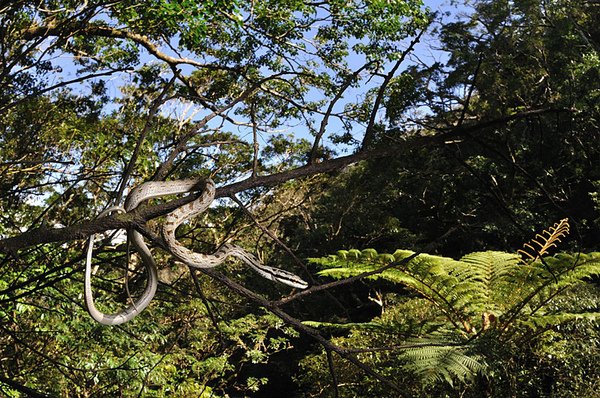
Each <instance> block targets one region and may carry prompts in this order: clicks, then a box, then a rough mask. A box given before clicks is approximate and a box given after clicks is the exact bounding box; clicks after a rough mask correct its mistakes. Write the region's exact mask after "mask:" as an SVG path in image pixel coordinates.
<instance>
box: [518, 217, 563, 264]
mask: <svg viewBox="0 0 600 398" xmlns="http://www.w3.org/2000/svg"><path fill="white" fill-rule="evenodd" d="M569 231H570V226H569V219H568V218H563V219H562V220H560V221H559V222H557V223H554V225H553V226H551V227H550V228H548V229H546V230H544V231H542V233H541V234H536V235H535V238H533V239H532V240H530V241H529V242H527V243H525V244H524V245H523V249H519V250H517V253H518V254H520V255H521V256H522V258H523V261H529V260H531V261H535V260H538V259H539V258H541V257H542V256H543V255H544V254H548V251H549V250H550V249H551V248H552V247H557V246H556V242H560V241H561V240H560V239H561V238H564V237H565V236H567V235H568V234H569Z"/></svg>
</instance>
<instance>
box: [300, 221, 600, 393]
mask: <svg viewBox="0 0 600 398" xmlns="http://www.w3.org/2000/svg"><path fill="white" fill-rule="evenodd" d="M567 232H568V223H567V221H566V220H562V221H561V222H560V223H557V224H556V225H555V226H554V227H552V228H550V229H549V230H548V231H545V233H544V235H543V236H542V238H540V237H539V236H538V238H537V240H536V241H535V242H534V243H533V244H535V245H537V248H536V253H537V255H538V258H537V259H536V258H535V257H534V258H533V259H530V260H529V261H527V262H524V261H522V259H521V258H520V256H519V255H518V254H516V253H505V252H498V251H486V252H476V253H470V254H467V255H465V256H464V257H462V258H461V259H460V260H454V259H452V258H447V257H441V256H434V255H429V254H419V255H418V256H414V253H413V252H411V251H407V250H397V251H396V252H394V253H393V254H381V253H377V252H376V251H375V250H373V249H367V250H363V251H359V250H356V249H354V250H347V251H346V250H341V251H339V252H338V253H337V254H335V255H331V256H327V257H322V258H316V259H310V261H311V262H313V263H314V264H318V265H319V267H320V268H321V271H320V272H319V275H321V276H324V277H325V276H326V277H332V278H337V279H341V278H346V277H350V276H356V275H360V274H363V273H365V272H370V273H372V274H371V275H369V276H368V279H370V280H373V281H376V280H382V281H386V282H388V283H393V284H400V285H403V286H405V287H407V288H408V289H410V290H413V291H414V292H415V293H417V298H410V299H407V300H408V302H407V303H405V304H403V305H404V307H403V306H399V305H396V308H397V309H398V311H397V312H396V313H394V312H393V311H389V310H387V311H386V314H385V315H382V318H381V319H375V320H373V321H371V322H368V323H366V324H360V325H358V324H345V325H341V326H340V327H339V329H342V330H345V331H348V332H351V335H352V334H354V333H358V334H365V335H367V336H369V341H371V339H377V338H380V339H382V340H383V341H385V340H386V338H385V337H383V335H384V334H385V333H387V334H395V335H400V337H402V335H403V336H406V337H405V338H404V340H403V342H404V343H406V342H408V341H411V340H409V338H410V337H411V336H413V337H414V336H415V334H414V333H422V335H421V337H420V338H421V340H420V341H427V342H429V343H431V342H432V341H437V342H438V343H436V344H425V345H418V346H414V345H413V344H411V347H410V348H403V344H399V346H398V348H397V349H398V350H400V355H399V357H398V358H399V359H403V360H404V363H408V364H407V365H406V369H407V370H410V371H411V372H414V373H415V374H417V375H419V376H420V377H422V378H423V382H424V383H434V382H437V381H445V382H448V383H452V382H453V381H456V380H459V381H467V380H469V379H471V378H472V377H473V376H474V375H476V374H477V373H480V372H485V370H486V368H487V365H486V360H485V358H486V355H488V354H489V352H488V347H490V342H494V343H493V344H499V345H500V346H502V344H503V343H502V342H503V341H511V340H512V341H517V340H518V339H527V338H531V337H529V336H535V335H537V333H543V332H544V331H546V330H548V329H550V328H552V327H554V326H557V325H560V324H563V323H567V322H575V321H578V320H582V319H587V320H592V321H597V320H598V319H600V312H597V308H585V305H579V301H578V300H571V301H570V302H571V303H572V306H571V307H570V308H559V307H556V305H553V303H555V302H559V299H561V298H562V297H565V295H566V294H568V291H569V289H572V288H574V287H577V286H580V285H581V284H583V283H585V282H584V280H585V279H586V278H589V277H591V276H594V275H600V253H590V254H568V253H558V254H556V255H554V256H551V257H548V256H547V257H545V258H543V259H542V258H541V257H539V256H541V255H546V254H547V253H548V250H549V249H550V248H551V247H554V245H555V242H558V241H559V239H560V238H561V237H563V236H565V235H566V233H567ZM411 256H414V257H413V258H411V259H410V261H406V259H407V258H409V257H411ZM403 260H404V261H403ZM390 265H395V266H394V267H390ZM410 302H414V303H415V305H414V306H412V307H411V306H410V305H409V304H408V303H410ZM425 302H427V303H429V309H427V310H426V311H425V312H423V313H419V310H417V308H426V306H425V305H424V303H425ZM390 313H391V314H390ZM409 315H412V316H413V317H415V318H417V319H419V321H415V320H410V318H409ZM390 318H392V319H393V320H390ZM386 319H387V320H386ZM311 325H312V326H315V327H323V328H335V327H336V326H334V324H330V323H329V324H328V323H319V322H315V323H312V324H311ZM407 325H408V326H407ZM411 333H412V334H411ZM377 336H381V337H377ZM433 339H436V340H433ZM519 341H521V340H519ZM493 344H492V346H493ZM406 361H407V362H406Z"/></svg>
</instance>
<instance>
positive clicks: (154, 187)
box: [84, 179, 308, 325]
mask: <svg viewBox="0 0 600 398" xmlns="http://www.w3.org/2000/svg"><path fill="white" fill-rule="evenodd" d="M200 183H201V180H177V181H161V182H146V183H143V184H141V185H139V186H138V187H136V188H134V189H133V190H132V191H131V192H130V193H129V195H128V196H127V199H126V201H125V207H120V206H114V207H110V208H108V209H106V210H105V211H103V212H102V213H100V215H99V217H104V216H106V215H109V214H111V213H114V212H118V213H125V212H129V211H131V210H133V209H135V208H136V207H137V206H138V205H139V204H140V203H142V202H143V201H145V200H148V199H152V198H156V197H160V196H165V195H173V194H181V193H187V192H193V191H195V190H197V188H198V186H199V185H200ZM214 198H215V184H214V182H213V181H212V180H210V179H209V180H207V181H206V187H205V188H204V191H203V192H202V194H201V195H200V197H198V198H197V199H195V200H194V201H192V202H190V203H188V204H186V205H183V206H181V207H179V208H177V209H175V210H174V211H172V212H171V213H169V214H167V216H166V221H165V223H164V224H163V227H162V236H163V239H164V241H165V243H166V245H167V247H168V249H169V251H170V252H171V253H172V254H173V255H174V256H175V257H176V258H177V259H178V260H180V261H182V262H183V263H185V264H187V265H188V266H190V267H194V268H212V267H216V266H218V265H220V264H221V263H223V261H225V260H226V259H227V257H230V256H232V257H237V258H239V259H240V260H242V261H243V262H244V263H245V264H246V265H248V266H249V267H251V268H252V269H253V270H254V271H256V272H257V273H258V274H259V275H260V276H262V277H263V278H266V279H269V280H272V281H276V282H280V283H284V284H286V285H289V286H292V287H295V288H300V289H305V288H306V287H308V284H307V283H306V282H305V281H304V280H302V279H301V278H300V277H298V276H296V275H294V274H292V273H290V272H287V271H284V270H281V269H279V268H273V267H269V266H266V265H263V264H261V263H260V261H258V259H257V258H256V257H254V256H253V255H252V254H250V253H248V252H247V251H245V250H244V249H243V248H241V247H239V246H235V245H232V244H225V245H223V246H221V247H220V248H219V249H218V250H217V251H216V252H215V253H213V254H202V253H196V252H194V251H192V250H189V249H187V248H186V247H183V246H182V245H181V244H180V243H179V242H178V241H177V239H176V238H175V230H176V229H177V227H178V226H179V225H180V224H181V223H182V222H183V221H185V220H187V219H188V218H190V217H193V216H195V215H196V214H199V213H202V212H204V211H205V210H206V209H207V208H208V207H209V206H210V204H211V203H212V201H213V200H214ZM128 236H129V239H130V241H131V244H132V246H133V247H134V249H135V251H137V252H138V253H139V255H140V257H141V260H142V263H143V264H144V267H145V269H146V272H147V274H148V280H147V283H146V288H145V290H144V292H143V293H142V295H141V296H140V297H139V298H138V299H137V300H135V301H134V302H133V303H132V304H131V305H130V306H128V307H127V308H125V309H124V310H122V311H121V312H117V313H115V314H105V313H103V312H101V311H99V310H98V309H97V308H96V305H95V303H94V296H93V293H92V284H91V278H92V256H93V250H94V238H95V236H94V235H92V236H90V239H89V242H88V249H87V256H86V265H85V278H84V296H85V305H86V308H87V310H88V312H89V314H90V315H91V317H92V318H94V319H95V320H96V321H98V322H99V323H101V324H103V325H119V324H122V323H125V322H127V321H129V320H131V319H133V318H134V317H135V316H136V315H138V314H139V313H140V312H142V311H143V310H144V309H145V308H146V307H147V306H148V304H150V301H151V300H152V298H154V295H155V294H156V288H157V286H158V271H157V267H156V263H155V262H154V259H153V258H152V253H150V249H149V248H148V246H146V243H145V242H144V238H143V236H142V235H141V234H140V233H139V232H138V231H136V230H134V229H133V228H132V229H131V230H129V231H128Z"/></svg>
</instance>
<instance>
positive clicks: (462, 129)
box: [0, 108, 570, 255]
mask: <svg viewBox="0 0 600 398" xmlns="http://www.w3.org/2000/svg"><path fill="white" fill-rule="evenodd" d="M568 111H570V110H569V109H552V108H551V109H547V108H545V109H535V110H530V111H525V112H521V113H516V114H514V115H509V116H505V117H502V118H499V119H494V120H490V121H484V122H481V123H477V124H473V125H463V126H458V127H455V128H450V129H448V130H447V131H446V132H444V133H441V134H437V135H432V136H428V135H423V136H415V137H413V138H411V139H407V140H406V141H402V142H400V143H399V144H397V145H396V146H386V147H381V148H375V149H371V150H363V151H360V152H357V153H354V154H351V155H348V156H342V157H339V158H335V159H331V160H327V161H324V162H321V163H311V164H307V165H305V166H302V167H298V168H296V169H292V170H287V171H283V172H280V173H275V174H270V175H266V176H259V177H254V178H253V177H250V178H247V179H245V180H242V181H239V182H236V183H233V184H230V185H226V186H224V187H220V188H218V189H217V192H216V197H217V198H222V197H231V196H233V195H235V194H236V193H237V192H241V191H245V190H248V189H252V188H256V187H260V186H265V187H269V186H274V185H278V184H281V183H283V182H285V181H289V180H292V179H295V178H301V177H307V176H311V175H315V174H321V173H329V172H332V171H336V170H341V169H343V168H344V167H346V166H349V165H351V164H353V163H356V162H359V161H362V160H368V159H376V158H382V157H387V156H397V154H398V153H400V152H401V151H406V150H408V149H411V148H419V147H423V146H427V145H444V143H445V142H446V141H447V140H452V139H456V138H461V137H465V138H469V137H470V135H471V134H472V133H475V132H477V131H480V130H485V129H488V128H490V127H494V126H500V125H505V124H507V123H510V122H512V121H515V120H519V119H524V118H527V117H530V116H534V115H542V114H547V113H555V112H568ZM193 199H194V197H193V196H187V197H184V198H181V199H177V200H174V201H172V202H168V203H165V204H161V205H157V206H150V207H145V208H141V209H135V210H134V211H132V212H129V213H127V214H120V215H114V216H109V217H105V218H102V219H99V220H95V221H86V222H83V223H80V224H75V225H72V226H69V227H66V228H38V229H33V230H31V231H28V232H26V233H24V234H22V235H19V236H16V237H11V238H7V239H3V240H0V253H8V254H13V255H16V252H17V251H18V250H20V249H22V248H24V247H28V246H33V245H37V244H43V243H51V242H63V241H67V240H74V239H85V238H87V237H88V236H89V235H91V234H94V233H100V232H103V231H106V230H110V229H119V228H127V227H129V226H131V225H134V226H136V225H138V226H140V225H143V224H144V223H145V222H146V221H147V220H150V219H152V218H156V217H159V216H162V215H165V214H167V213H169V212H171V211H173V210H175V209H176V208H177V207H179V206H181V205H183V204H186V203H189V202H190V201H192V200H193Z"/></svg>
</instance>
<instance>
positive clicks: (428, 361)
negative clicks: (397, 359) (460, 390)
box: [401, 344, 487, 385]
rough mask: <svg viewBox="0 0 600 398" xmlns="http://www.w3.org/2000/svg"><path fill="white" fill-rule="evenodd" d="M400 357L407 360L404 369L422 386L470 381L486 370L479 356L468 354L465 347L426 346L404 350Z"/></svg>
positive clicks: (482, 359)
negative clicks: (415, 377)
mask: <svg viewBox="0 0 600 398" xmlns="http://www.w3.org/2000/svg"><path fill="white" fill-rule="evenodd" d="M401 357H403V358H405V359H408V361H409V364H408V365H406V366H405V367H404V368H405V369H407V370H409V371H411V372H413V373H415V374H416V375H417V376H419V377H420V378H421V380H422V382H423V383H424V384H431V383H434V382H439V381H446V382H447V383H449V384H450V385H453V383H454V381H455V380H460V381H462V382H465V381H468V380H471V379H473V378H474V377H475V375H477V374H478V373H482V372H484V371H485V369H486V368H487V364H486V362H485V359H484V358H483V357H482V356H481V355H473V354H470V353H468V351H467V348H466V347H457V346H452V345H427V344H424V345H423V346H420V347H414V348H409V349H406V350H405V351H404V352H403V353H402V355H401Z"/></svg>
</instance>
